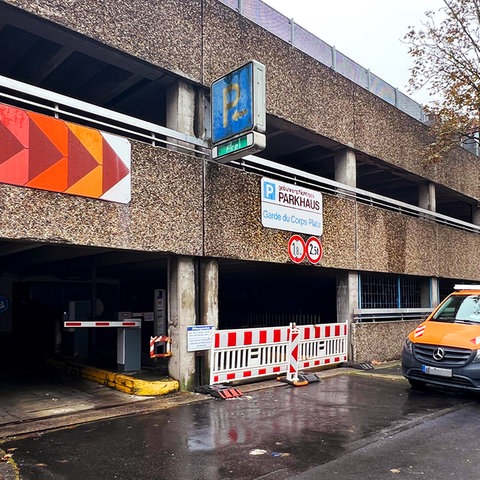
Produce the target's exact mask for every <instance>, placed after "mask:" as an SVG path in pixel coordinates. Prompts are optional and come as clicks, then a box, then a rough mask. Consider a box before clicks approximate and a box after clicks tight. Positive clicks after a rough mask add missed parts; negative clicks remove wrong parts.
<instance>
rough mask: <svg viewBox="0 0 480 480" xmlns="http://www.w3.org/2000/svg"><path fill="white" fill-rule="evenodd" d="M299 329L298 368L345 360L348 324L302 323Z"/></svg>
mask: <svg viewBox="0 0 480 480" xmlns="http://www.w3.org/2000/svg"><path fill="white" fill-rule="evenodd" d="M297 328H298V329H299V330H300V342H299V343H300V352H299V361H298V363H299V369H303V368H312V367H319V366H322V365H330V364H335V363H340V362H346V361H347V352H348V324H347V323H332V324H325V325H323V324H320V325H303V326H298V327H297Z"/></svg>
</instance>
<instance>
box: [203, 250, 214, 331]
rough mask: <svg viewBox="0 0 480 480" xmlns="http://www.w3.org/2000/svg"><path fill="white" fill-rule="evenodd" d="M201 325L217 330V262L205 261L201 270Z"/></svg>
mask: <svg viewBox="0 0 480 480" xmlns="http://www.w3.org/2000/svg"><path fill="white" fill-rule="evenodd" d="M201 284H202V311H201V323H202V325H213V326H214V327H215V328H218V262H217V260H213V259H212V260H205V261H204V262H203V263H202V269H201Z"/></svg>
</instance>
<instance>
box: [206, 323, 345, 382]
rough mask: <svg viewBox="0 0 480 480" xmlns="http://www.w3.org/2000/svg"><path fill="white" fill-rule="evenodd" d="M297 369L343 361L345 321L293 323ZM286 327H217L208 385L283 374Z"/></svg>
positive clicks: (288, 338)
mask: <svg viewBox="0 0 480 480" xmlns="http://www.w3.org/2000/svg"><path fill="white" fill-rule="evenodd" d="M297 329H298V331H299V333H298V368H299V369H304V368H311V367H316V366H321V365H329V364H335V363H340V362H343V361H346V360H347V350H348V341H347V332H348V326H347V324H346V323H334V324H325V325H323V324H320V325H302V326H297ZM290 343H291V335H290V327H289V326H284V327H268V328H249V329H238V330H217V331H216V332H215V334H214V344H213V347H212V351H211V355H210V358H211V362H210V385H214V384H217V383H224V382H233V381H241V380H243V381H245V380H249V379H255V378H258V377H264V376H272V375H281V374H285V373H286V372H287V371H288V368H289V349H290V352H291V345H290Z"/></svg>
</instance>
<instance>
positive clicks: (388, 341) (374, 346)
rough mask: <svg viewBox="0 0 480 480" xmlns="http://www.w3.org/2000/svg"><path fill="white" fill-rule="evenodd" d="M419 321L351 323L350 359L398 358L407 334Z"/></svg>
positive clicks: (356, 360) (357, 360)
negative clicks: (351, 350) (351, 349)
mask: <svg viewBox="0 0 480 480" xmlns="http://www.w3.org/2000/svg"><path fill="white" fill-rule="evenodd" d="M419 323H420V322H417V321H398V322H375V323H353V324H352V326H351V329H352V331H351V336H352V342H351V344H352V348H353V352H352V353H353V356H352V360H353V361H355V362H372V361H377V362H384V361H389V360H399V359H400V358H401V356H402V348H403V344H404V343H405V339H406V338H407V335H408V334H409V333H410V332H411V331H412V330H413V329H414V328H415V327H416V326H417V325H418V324H419Z"/></svg>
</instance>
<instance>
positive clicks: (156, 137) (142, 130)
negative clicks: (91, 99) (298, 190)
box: [0, 76, 480, 233]
mask: <svg viewBox="0 0 480 480" xmlns="http://www.w3.org/2000/svg"><path fill="white" fill-rule="evenodd" d="M2 99H5V100H6V103H8V104H12V105H19V106H21V107H24V108H29V109H32V110H35V111H37V112H41V113H42V112H43V113H45V114H48V115H51V116H55V117H57V118H62V119H64V120H68V121H77V122H79V123H81V124H83V125H91V126H92V127H94V128H99V129H102V130H105V131H108V132H111V133H116V134H118V135H123V136H126V137H128V138H132V139H136V140H140V141H143V142H146V143H149V144H151V145H154V146H164V147H167V146H170V147H172V148H175V149H176V150H179V151H182V152H184V153H187V154H190V155H196V156H201V157H203V158H204V159H210V149H209V144H208V142H206V141H204V140H202V139H199V138H197V137H193V136H190V135H186V134H184V133H181V132H177V131H175V130H172V129H169V128H166V127H163V126H160V125H157V124H154V123H150V122H146V121H144V120H140V119H138V118H135V117H130V116H128V115H124V114H122V113H118V112H115V111H112V110H108V109H106V108H103V107H98V106H96V105H93V104H90V103H87V102H83V101H80V100H76V99H74V98H70V97H67V96H65V95H61V94H58V93H55V92H51V91H49V90H45V89H42V88H39V87H35V86H32V85H29V84H26V83H23V82H19V81H17V80H13V79H11V78H8V77H4V76H0V101H1V100H2ZM230 164H231V165H232V166H236V167H239V168H242V169H244V170H245V171H250V172H254V173H258V174H261V175H268V176H271V177H273V178H277V179H284V180H287V181H291V182H293V183H295V184H297V183H298V184H302V185H304V186H307V187H312V188H313V189H317V190H319V191H323V192H327V193H331V194H334V195H342V196H343V197H347V198H352V199H355V200H357V201H358V202H361V203H365V204H368V205H372V206H376V207H380V208H384V209H387V210H392V211H396V212H400V213H403V214H405V215H411V216H414V217H420V218H423V219H428V220H431V221H434V222H436V223H440V224H444V225H448V226H450V227H454V228H458V229H461V230H466V231H469V232H475V233H479V232H480V226H477V225H473V224H471V223H468V222H464V221H461V220H457V219H455V218H452V217H448V216H446V215H441V214H439V213H435V212H431V211H430V210H425V209H423V208H420V207H416V206H414V205H410V204H408V203H404V202H400V201H397V200H393V199H391V198H388V197H384V196H382V195H377V194H375V193H372V192H368V191H366V190H361V189H359V188H354V187H350V186H348V185H345V184H343V183H339V182H336V181H334V180H329V179H327V178H324V177H320V176H318V175H313V174H310V173H307V172H303V171H301V170H297V169H295V168H291V167H288V166H286V165H282V164H279V163H275V162H272V161H270V160H266V159H262V158H259V157H256V156H254V155H248V156H246V157H245V158H243V159H241V160H237V161H234V162H230Z"/></svg>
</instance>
